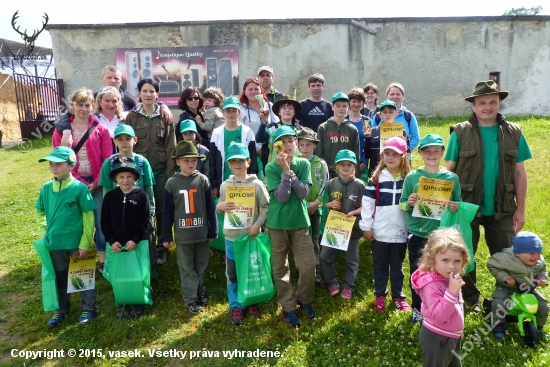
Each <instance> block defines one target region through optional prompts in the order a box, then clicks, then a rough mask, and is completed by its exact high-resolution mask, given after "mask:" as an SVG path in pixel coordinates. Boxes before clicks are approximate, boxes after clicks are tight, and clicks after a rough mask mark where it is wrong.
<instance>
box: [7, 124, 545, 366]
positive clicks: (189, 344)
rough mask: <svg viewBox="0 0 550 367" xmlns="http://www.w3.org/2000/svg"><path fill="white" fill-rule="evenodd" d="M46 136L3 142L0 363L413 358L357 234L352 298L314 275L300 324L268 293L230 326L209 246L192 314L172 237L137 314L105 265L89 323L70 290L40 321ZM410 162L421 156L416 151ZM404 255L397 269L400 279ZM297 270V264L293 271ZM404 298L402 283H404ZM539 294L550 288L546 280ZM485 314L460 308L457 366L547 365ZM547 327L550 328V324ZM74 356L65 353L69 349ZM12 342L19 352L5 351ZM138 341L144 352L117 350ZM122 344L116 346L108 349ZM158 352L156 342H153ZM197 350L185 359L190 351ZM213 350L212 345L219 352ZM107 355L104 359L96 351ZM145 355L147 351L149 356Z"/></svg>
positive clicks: (540, 188) (413, 343)
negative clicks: (50, 324)
mask: <svg viewBox="0 0 550 367" xmlns="http://www.w3.org/2000/svg"><path fill="white" fill-rule="evenodd" d="M462 120H464V119H461V118H455V119H447V118H446V119H442V118H428V119H420V120H419V124H420V131H421V133H422V135H424V134H427V133H437V134H440V135H441V136H442V137H443V138H444V139H445V140H448V137H449V126H450V125H451V124H452V123H455V122H457V121H462ZM510 120H511V121H516V122H519V123H520V124H522V125H523V131H524V134H525V136H526V138H527V141H528V142H529V145H530V147H531V150H532V151H533V155H534V158H533V159H531V160H529V161H528V162H527V163H526V166H527V172H528V175H529V191H528V197H527V211H526V219H527V224H526V226H525V229H526V230H530V231H533V232H535V233H537V234H539V235H540V237H541V238H542V240H543V243H545V245H546V247H545V250H544V254H545V255H548V254H549V251H548V247H549V245H550V216H549V215H548V203H549V202H550V190H549V189H548V187H547V185H546V180H547V179H548V172H550V160H549V159H548V157H550V144H548V141H547V140H546V139H547V138H546V137H547V135H548V128H549V127H550V120H548V119H543V118H538V117H521V118H511V119H510ZM50 148H51V145H50V140H49V139H48V138H46V139H42V140H38V141H33V142H32V148H31V149H30V150H26V151H22V150H20V149H18V148H17V147H14V148H12V149H9V150H5V149H4V150H0V162H1V167H0V192H1V193H2V194H1V196H0V249H1V251H2V256H1V257H0V310H2V312H1V313H0V365H2V366H23V365H25V366H182V365H190V364H191V365H196V366H214V365H223V366H264V365H279V366H384V365H386V366H421V365H422V352H421V350H420V348H419V345H418V331H419V327H418V326H413V325H412V324H411V323H410V314H406V313H401V312H398V311H396V309H395V307H394V306H389V307H388V309H387V312H386V313H384V314H379V313H376V312H374V310H373V303H374V295H373V281H372V276H373V269H372V256H371V252H370V245H369V244H368V243H363V244H362V245H361V250H360V251H361V255H360V256H361V258H360V269H359V276H358V279H357V289H356V292H355V294H354V297H353V299H352V300H351V301H346V300H344V299H342V298H341V297H334V298H333V297H330V296H329V295H328V294H327V292H326V291H325V289H324V287H322V286H317V288H316V292H315V300H314V303H313V305H314V307H315V310H316V312H317V315H318V318H317V319H316V320H311V321H310V320H306V319H304V318H302V327H301V328H300V329H290V328H289V327H287V326H286V325H285V324H284V323H283V321H282V317H281V313H280V308H279V306H278V304H277V301H276V298H273V300H272V301H271V302H268V303H264V304H262V305H261V306H262V317H261V318H260V319H258V320H254V319H251V318H246V319H245V323H244V324H243V325H242V326H240V327H235V326H233V325H232V324H231V323H230V316H229V314H228V303H227V296H226V287H225V284H226V279H225V266H224V265H223V264H222V261H221V253H220V252H218V251H215V250H213V251H212V252H211V257H210V263H209V266H208V269H207V270H206V276H205V278H206V279H205V283H206V287H207V289H208V292H209V295H210V299H211V305H210V306H209V307H208V308H207V311H206V312H203V313H201V314H199V315H197V316H192V315H191V314H190V313H189V312H188V311H187V310H186V309H185V307H184V304H183V301H182V298H181V288H180V279H179V274H178V269H177V263H176V252H175V249H174V248H172V249H171V250H170V252H169V257H168V262H167V263H166V264H165V265H163V266H162V267H161V268H160V269H159V279H158V280H157V281H156V282H155V283H154V284H153V287H154V292H153V300H154V304H153V305H152V306H149V307H147V309H146V311H145V315H144V316H143V317H142V318H140V319H138V320H129V319H122V320H119V319H117V318H116V308H115V305H114V299H113V292H112V289H111V287H110V285H109V283H107V281H106V280H105V279H103V278H102V277H101V276H98V277H97V278H96V280H97V306H98V309H99V310H100V314H99V316H98V317H97V318H96V319H94V320H93V321H91V322H90V323H89V324H87V325H78V324H76V317H77V316H78V314H79V313H80V297H79V296H78V295H73V296H72V301H73V302H72V306H71V314H70V316H69V320H68V321H65V322H63V323H62V324H61V325H60V326H59V327H57V328H55V329H53V330H52V329H49V328H47V327H46V322H47V320H48V319H49V317H50V315H51V313H50V312H47V313H46V312H44V311H43V309H42V299H41V264H40V260H39V258H38V255H37V254H36V252H35V251H34V248H33V246H32V243H31V242H32V241H33V240H35V239H37V238H38V232H37V226H36V221H35V210H34V204H35V202H36V198H37V196H38V193H39V190H40V187H41V186H42V184H43V183H44V182H46V181H47V180H48V179H50V178H51V176H50V173H49V170H48V165H47V163H42V164H39V163H38V162H37V161H38V159H39V158H41V157H43V156H46V155H47V154H48V153H49V151H50ZM413 165H414V167H417V166H419V165H420V157H419V155H418V154H417V153H416V154H415V155H414V164H413ZM479 248H480V250H479V251H478V254H477V260H478V264H479V266H478V287H479V288H480V289H481V291H482V297H489V296H490V295H491V292H492V288H493V284H494V280H493V278H492V276H491V275H490V274H489V273H488V271H487V269H486V267H485V262H486V261H487V259H488V251H487V247H486V246H485V244H484V241H483V240H482V241H481V242H480V245H479ZM407 264H408V260H405V264H404V265H405V268H406V270H405V273H406V274H407V277H406V281H408V275H409V271H408V265H407ZM337 270H338V274H339V279H341V278H342V275H343V273H344V271H345V263H344V260H343V258H342V256H340V257H339V259H338V262H337ZM292 275H293V277H294V279H295V273H294V272H293V274H292ZM405 292H406V293H407V295H408V299H409V300H410V290H409V288H408V286H406V287H405ZM542 293H543V294H544V295H546V296H548V295H549V292H548V291H547V290H546V289H543V290H542ZM482 324H483V316H482V315H478V314H469V315H467V316H466V325H465V335H466V339H465V340H464V348H463V357H464V358H463V366H546V365H550V355H549V354H548V353H550V351H549V350H548V348H547V347H546V345H544V344H539V345H538V346H536V347H535V348H533V349H526V348H524V347H523V342H522V340H521V337H520V336H519V334H518V331H517V328H516V327H515V326H514V325H513V324H509V325H508V331H509V335H508V336H507V337H506V339H505V340H504V341H502V342H497V341H495V339H494V338H493V337H492V334H491V333H487V330H486V328H485V327H482ZM546 332H547V333H549V334H550V329H549V328H546ZM71 348H72V349H74V350H76V353H77V357H75V358H70V357H68V356H67V354H68V351H69V349H71ZM14 349H17V350H18V351H13V350H14ZM54 349H57V350H63V351H64V353H65V354H64V355H65V357H62V358H53V359H48V358H47V357H45V356H41V357H39V358H37V359H34V360H33V359H24V358H21V357H19V356H17V357H12V353H15V354H16V355H19V354H18V353H20V352H21V351H29V352H30V351H34V352H39V351H42V352H44V351H45V350H47V351H50V350H54ZM134 350H137V351H139V352H141V354H142V356H141V357H130V356H124V355H122V352H125V351H134ZM257 350H260V351H269V352H271V353H272V354H273V355H277V356H278V357H265V356H263V357H262V356H258V355H254V354H252V353H251V354H250V355H246V353H245V354H244V355H240V356H238V355H233V357H232V358H229V356H226V357H224V355H223V351H226V352H227V351H231V352H235V351H245V352H248V351H251V352H254V351H257ZM174 351H181V352H187V354H186V355H185V357H184V358H183V359H179V358H178V357H171V356H169V354H168V355H166V356H163V354H162V352H166V353H170V352H171V353H174ZM116 352H120V353H119V354H118V355H119V357H116V356H115V355H114V354H113V355H112V356H110V355H109V353H116ZM157 352H159V353H157ZM192 352H194V353H193V356H192V358H190V357H191V353H192ZM216 352H217V353H219V356H218V355H217V354H216ZM100 353H101V354H103V356H104V358H102V357H100V356H98V355H99V354H100ZM150 353H152V354H153V356H151V355H150Z"/></svg>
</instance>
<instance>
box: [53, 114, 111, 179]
mask: <svg viewBox="0 0 550 367" xmlns="http://www.w3.org/2000/svg"><path fill="white" fill-rule="evenodd" d="M73 120H74V116H71V118H70V122H71V124H72V123H73ZM95 121H96V119H94V118H93V117H92V116H90V120H89V122H88V129H89V128H90V127H91V126H92V124H93V123H94V122H95ZM62 137H63V134H62V133H60V132H59V131H58V130H57V129H55V130H54V132H53V137H52V143H53V147H54V148H55V147H57V146H59V145H61V138H62ZM85 145H86V152H87V153H88V161H89V162H90V169H91V171H92V176H93V177H94V181H93V184H94V185H95V186H96V187H99V184H98V182H99V174H100V173H101V165H102V164H103V162H104V161H105V160H106V159H107V158H109V157H110V156H111V154H113V144H112V143H111V136H110V135H109V129H107V127H106V126H105V125H102V124H99V123H98V125H97V126H96V127H95V129H94V131H93V132H92V133H91V134H90V136H89V137H88V140H86V143H85ZM75 147H76V143H75V142H74V141H73V146H72V147H71V148H73V149H74V148H75ZM77 157H78V155H77ZM79 164H80V162H79V161H78V159H77V161H76V164H75V166H74V167H73V170H72V172H71V173H72V174H73V176H74V178H76V179H77V180H78V181H80V182H82V183H84V184H86V186H88V185H89V183H88V182H87V181H85V180H84V179H82V177H80V175H79V174H78V166H79Z"/></svg>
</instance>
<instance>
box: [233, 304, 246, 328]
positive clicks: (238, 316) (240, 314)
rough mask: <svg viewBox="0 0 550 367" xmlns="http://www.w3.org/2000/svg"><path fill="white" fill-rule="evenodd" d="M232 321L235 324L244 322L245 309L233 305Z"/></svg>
mask: <svg viewBox="0 0 550 367" xmlns="http://www.w3.org/2000/svg"><path fill="white" fill-rule="evenodd" d="M231 322H232V323H233V325H241V324H242V323H243V322H244V310H243V309H242V308H238V307H233V310H232V311H231Z"/></svg>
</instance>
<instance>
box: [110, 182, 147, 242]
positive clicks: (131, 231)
mask: <svg viewBox="0 0 550 367" xmlns="http://www.w3.org/2000/svg"><path fill="white" fill-rule="evenodd" d="M150 222H151V209H150V206H149V196H147V193H146V192H145V191H143V190H142V189H140V188H139V187H134V188H133V189H132V191H130V192H129V193H128V194H126V195H124V193H123V192H122V190H121V189H120V187H117V188H116V189H114V190H113V191H109V192H108V193H107V194H105V197H104V198H103V207H102V209H101V231H102V232H103V235H104V236H105V241H107V242H108V243H109V244H113V243H115V242H119V243H120V244H121V245H122V246H124V245H126V243H127V242H128V241H130V240H132V241H134V242H135V243H139V241H141V240H143V239H145V234H146V232H147V228H148V227H149V223H150Z"/></svg>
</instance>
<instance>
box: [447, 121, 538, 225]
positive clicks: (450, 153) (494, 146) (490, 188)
mask: <svg viewBox="0 0 550 367" xmlns="http://www.w3.org/2000/svg"><path fill="white" fill-rule="evenodd" d="M498 129H499V125H498V124H497V125H493V126H479V131H480V133H481V140H482V141H483V167H484V169H483V199H482V200H483V201H482V203H481V214H483V215H486V216H492V215H495V214H496V208H495V200H494V198H495V195H496V191H497V183H498V174H499V169H500V162H499V158H498V157H499V149H498ZM459 151H460V143H459V142H458V138H457V137H456V133H455V132H453V133H452V134H451V138H450V139H449V145H448V148H447V151H446V153H445V160H446V161H452V162H457V161H458V152H459ZM532 157H533V156H532V155H531V150H530V149H529V145H527V141H526V140H525V137H524V136H523V134H521V136H520V138H519V142H518V157H517V160H516V162H518V163H520V162H523V161H526V160H527V159H530V158H532Z"/></svg>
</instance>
